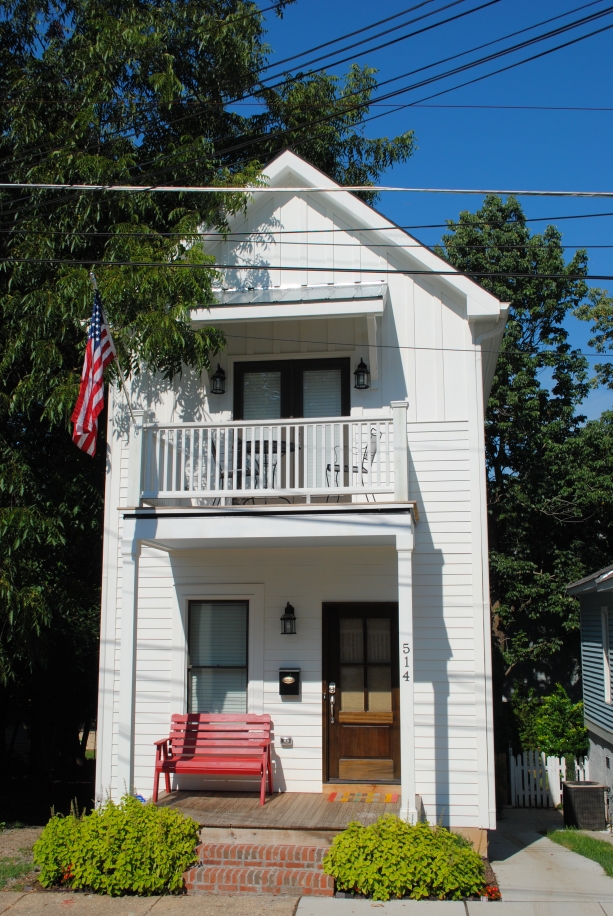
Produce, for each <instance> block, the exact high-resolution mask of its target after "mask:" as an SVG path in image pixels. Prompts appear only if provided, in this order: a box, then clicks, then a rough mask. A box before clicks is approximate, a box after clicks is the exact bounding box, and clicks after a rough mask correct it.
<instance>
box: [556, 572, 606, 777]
mask: <svg viewBox="0 0 613 916" xmlns="http://www.w3.org/2000/svg"><path fill="white" fill-rule="evenodd" d="M567 591H568V594H569V595H573V596H574V597H575V598H578V599H579V605H580V608H581V676H582V680H583V707H584V716H585V726H586V728H587V730H588V737H589V740H590V749H589V760H590V779H594V780H596V781H597V782H600V783H602V785H605V786H610V787H611V789H613V705H612V700H611V627H612V626H613V566H607V567H605V569H599V570H598V572H595V573H592V575H591V576H586V578H585V579H579V581H578V582H573V583H572V584H571V585H569V586H568V589H567Z"/></svg>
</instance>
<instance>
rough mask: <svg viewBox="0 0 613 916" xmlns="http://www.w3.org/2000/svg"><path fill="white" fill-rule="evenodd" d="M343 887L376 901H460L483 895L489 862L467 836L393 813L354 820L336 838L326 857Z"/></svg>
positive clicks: (325, 864) (328, 870)
mask: <svg viewBox="0 0 613 916" xmlns="http://www.w3.org/2000/svg"><path fill="white" fill-rule="evenodd" d="M323 868H324V871H325V872H326V873H327V874H328V875H332V876H333V877H334V878H335V879H336V884H337V887H338V888H339V889H340V890H346V891H355V892H357V893H360V894H366V895H369V896H372V897H373V899H374V900H389V899H390V897H405V896H409V897H412V898H413V899H415V900H420V899H422V898H423V897H438V898H439V899H440V900H444V899H448V900H460V899H462V898H463V897H470V896H472V895H475V894H480V893H481V891H482V890H483V887H484V885H485V880H484V866H483V862H482V860H481V858H480V856H479V855H478V854H477V853H476V852H475V851H474V849H473V848H472V846H471V844H470V843H469V842H468V841H467V840H466V839H465V838H464V837H461V836H458V835H457V834H454V833H451V832H450V831H449V830H445V829H444V828H443V827H436V828H434V829H433V828H432V827H430V826H429V825H428V824H424V823H421V824H415V826H411V825H410V824H407V823H405V822H404V821H401V820H400V818H398V817H394V815H392V814H388V815H386V816H385V817H382V818H379V820H378V821H377V822H376V823H375V824H371V825H370V826H369V827H363V826H362V824H358V823H355V822H352V823H351V824H349V826H348V828H347V829H346V830H344V831H343V832H342V833H340V834H339V835H338V836H337V837H335V839H334V841H333V843H332V846H331V847H330V851H329V852H328V855H327V856H326V858H325V859H324V862H323Z"/></svg>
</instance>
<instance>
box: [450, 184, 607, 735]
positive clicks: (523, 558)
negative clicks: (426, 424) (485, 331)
mask: <svg viewBox="0 0 613 916" xmlns="http://www.w3.org/2000/svg"><path fill="white" fill-rule="evenodd" d="M448 225H449V229H450V231H449V233H448V234H446V235H445V236H444V237H443V245H442V247H441V249H440V252H441V254H442V255H443V256H444V257H446V258H447V259H448V260H449V261H450V262H451V263H452V264H453V265H454V266H455V267H457V268H459V269H460V270H463V271H467V272H469V273H470V272H475V273H483V272H486V273H503V274H504V273H507V274H526V275H527V276H524V277H497V278H495V277H490V278H482V279H480V280H479V282H480V283H482V285H483V286H484V287H485V288H486V289H488V290H489V291H490V292H492V293H493V294H494V295H495V296H497V297H498V298H499V299H501V300H502V301H506V302H510V304H511V307H510V315H509V320H508V323H507V327H506V330H505V335H504V339H503V342H502V347H501V352H500V357H499V360H498V366H497V370H496V376H495V378H494V382H493V385H492V391H491V395H490V400H489V404H488V406H487V411H486V459H487V486H488V523H489V541H490V572H491V603H492V612H493V620H492V626H493V636H494V645H495V648H496V650H497V651H496V652H495V659H494V661H495V666H496V699H497V702H498V703H499V704H500V700H501V698H502V695H503V694H506V696H507V697H508V696H509V694H510V693H511V691H512V686H513V682H514V681H516V680H517V679H519V680H522V679H528V680H531V679H533V678H534V675H535V673H536V672H537V671H540V672H541V673H542V674H544V675H545V676H546V681H545V683H546V682H547V679H549V683H552V681H554V682H555V680H561V679H563V680H564V682H565V683H566V684H567V685H570V684H572V683H576V681H577V676H578V666H579V646H578V625H579V620H578V604H577V602H576V600H575V599H573V598H570V597H568V596H567V595H566V591H565V587H566V585H567V584H568V583H569V582H571V581H572V580H573V579H576V578H579V577H580V576H582V575H584V574H586V573H587V572H590V571H592V570H593V569H596V568H598V566H599V565H600V566H604V565H606V563H608V562H610V550H611V544H612V535H613V513H612V511H611V506H612V502H611V496H612V495H613V459H612V458H611V455H612V452H611V446H612V445H613V438H612V435H613V416H612V415H611V414H606V415H604V416H603V417H602V419H601V420H600V421H594V422H590V423H587V424H586V423H585V418H584V417H583V416H582V415H581V413H580V407H581V402H582V401H583V399H584V398H585V396H586V395H587V392H588V390H589V384H590V382H589V379H588V368H587V362H586V360H585V358H584V357H583V356H582V355H581V354H580V353H579V352H577V351H576V350H573V349H572V348H571V347H570V345H569V343H568V332H567V331H566V328H565V326H564V320H565V318H566V316H567V315H568V314H569V312H571V311H573V310H576V309H578V308H580V307H581V303H582V302H584V301H585V297H586V294H587V292H588V288H587V285H586V283H585V281H584V280H583V279H572V277H573V276H575V277H576V276H579V277H580V278H581V277H583V276H585V275H586V273H587V257H586V253H585V251H578V252H577V253H576V254H575V256H574V257H573V258H572V259H571V260H570V261H568V262H567V261H566V260H565V257H564V250H563V246H562V242H561V235H560V233H559V232H558V230H557V229H556V228H555V227H553V226H548V227H547V228H546V229H545V231H544V232H543V233H542V234H534V235H533V234H531V233H530V230H529V229H528V227H527V225H526V222H525V217H524V214H523V212H522V209H521V207H520V205H519V204H518V202H517V201H516V200H515V199H513V198H512V197H509V198H508V199H507V200H506V202H503V201H502V200H501V199H500V198H499V197H496V196H489V197H487V198H486V200H485V202H484V205H483V207H482V208H481V209H480V210H478V211H477V212H476V213H469V212H462V213H461V214H460V217H459V219H458V220H457V221H449V223H448ZM542 274H547V275H554V276H557V277H558V278H559V279H544V278H543V277H542V276H539V275H542ZM544 380H548V381H549V385H547V386H546V385H545V384H543V381H544ZM498 713H499V715H500V716H501V717H502V705H501V704H500V705H498ZM507 738H508V736H507ZM506 741H507V739H506V738H505V739H501V741H500V745H501V746H502V747H503V749H504V746H505V745H506Z"/></svg>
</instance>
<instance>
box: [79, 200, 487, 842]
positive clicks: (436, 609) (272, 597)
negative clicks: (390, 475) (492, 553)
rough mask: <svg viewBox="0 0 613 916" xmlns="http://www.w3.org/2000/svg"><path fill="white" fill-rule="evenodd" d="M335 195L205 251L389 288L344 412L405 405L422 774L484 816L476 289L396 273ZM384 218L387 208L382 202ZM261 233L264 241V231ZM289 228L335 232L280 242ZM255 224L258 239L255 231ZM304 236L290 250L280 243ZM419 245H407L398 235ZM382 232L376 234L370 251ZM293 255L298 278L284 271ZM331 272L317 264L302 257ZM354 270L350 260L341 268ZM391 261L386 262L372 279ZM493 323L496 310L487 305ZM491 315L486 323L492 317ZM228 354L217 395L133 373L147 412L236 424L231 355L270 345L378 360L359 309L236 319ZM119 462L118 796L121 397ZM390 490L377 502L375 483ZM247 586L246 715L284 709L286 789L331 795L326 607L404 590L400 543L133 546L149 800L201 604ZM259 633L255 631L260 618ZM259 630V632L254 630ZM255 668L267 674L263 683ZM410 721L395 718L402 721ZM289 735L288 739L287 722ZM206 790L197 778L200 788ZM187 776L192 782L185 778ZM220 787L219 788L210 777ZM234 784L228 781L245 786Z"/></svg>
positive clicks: (277, 208) (236, 276) (113, 754)
mask: <svg viewBox="0 0 613 916" xmlns="http://www.w3.org/2000/svg"><path fill="white" fill-rule="evenodd" d="M341 210H342V208H341V207H338V206H337V205H336V203H335V202H334V201H332V202H331V203H326V202H325V201H324V200H322V197H321V196H320V197H317V195H305V196H302V197H298V196H292V195H288V196H287V197H285V196H283V197H281V196H280V195H279V196H276V197H274V198H272V197H271V199H267V200H265V201H264V202H263V203H259V199H257V198H256V200H255V202H254V203H253V204H252V205H251V206H250V207H249V208H248V210H247V213H246V215H245V217H244V218H242V217H241V218H237V219H236V220H235V222H234V223H233V229H234V230H235V231H236V232H253V233H254V239H251V240H249V239H245V243H244V245H241V244H239V243H237V242H236V241H234V242H232V241H227V242H220V243H219V244H218V245H217V246H216V247H213V248H211V249H210V250H211V252H212V253H213V254H215V255H216V256H217V257H218V259H219V260H220V261H222V262H223V263H239V262H240V260H241V259H245V258H246V257H247V256H248V257H249V259H252V260H253V262H254V263H255V262H257V261H258V259H259V260H260V261H262V263H263V264H266V263H268V264H269V265H270V266H269V267H268V268H266V267H264V268H263V269H262V270H261V271H259V272H258V275H257V277H256V276H255V274H253V273H250V272H249V271H248V270H243V271H242V272H239V271H235V272H233V273H232V278H231V282H230V278H229V277H228V279H227V281H226V286H230V285H231V286H236V285H241V284H242V285H243V286H244V287H247V286H255V287H262V286H270V287H273V286H278V285H283V286H301V285H304V284H311V285H313V284H316V285H321V284H328V283H336V284H339V283H340V284H349V283H354V282H359V281H362V282H367V283H374V282H376V281H379V280H380V281H382V282H384V283H385V284H387V291H386V293H385V296H386V299H385V308H384V312H383V315H382V317H381V318H379V319H378V327H377V353H378V366H379V373H378V376H379V377H378V379H377V381H376V382H374V383H373V384H372V386H371V388H370V389H369V390H367V391H365V392H356V391H354V390H353V388H352V390H351V396H352V402H351V412H352V414H353V415H356V416H360V415H361V414H362V413H369V414H373V413H378V412H380V413H384V414H386V415H389V404H390V401H392V400H398V399H405V398H406V399H407V400H408V403H409V408H408V425H407V435H408V443H409V467H410V494H409V495H410V498H411V499H415V500H416V501H417V506H418V510H419V516H420V520H419V522H418V524H417V525H416V528H415V544H414V550H413V619H414V638H415V645H414V665H415V687H414V689H415V700H414V703H415V706H414V720H415V736H416V737H415V776H416V787H417V792H418V793H419V794H420V795H421V797H422V799H423V803H424V807H425V811H426V815H427V817H428V818H429V819H430V820H432V821H438V820H439V819H441V818H442V819H443V820H444V821H445V822H447V823H449V824H451V825H452V826H460V827H461V826H465V827H471V826H474V827H492V826H493V825H494V824H493V817H494V814H493V811H494V810H495V804H494V792H493V766H492V728H491V704H490V702H489V699H488V690H489V680H488V679H490V678H491V671H490V661H489V635H488V633H489V614H488V607H487V593H488V579H487V564H486V554H487V545H486V533H485V476H484V456H483V403H482V398H483V394H482V380H481V378H480V377H478V376H479V372H480V370H479V368H478V362H477V359H476V353H475V346H474V343H473V339H474V337H473V333H472V330H471V327H470V324H469V322H468V320H467V311H466V309H467V306H466V301H465V300H463V297H462V295H460V294H459V293H457V294H456V292H454V291H453V290H450V289H449V286H448V285H445V284H444V283H442V282H441V280H440V278H437V277H436V276H432V277H428V278H427V280H426V279H424V278H423V277H419V278H415V279H413V278H411V277H410V276H407V275H403V274H400V273H395V271H397V270H398V269H399V268H402V267H403V266H404V262H403V253H402V252H399V251H398V250H396V249H394V246H393V245H391V244H390V245H389V247H385V246H383V245H382V246H381V247H375V243H376V244H379V245H381V242H382V237H381V236H379V235H378V234H377V233H376V232H359V231H351V230H352V226H358V225H360V223H359V222H357V223H356V222H355V220H352V219H349V217H348V216H347V214H343V213H342V212H341ZM373 219H375V225H380V224H381V223H383V222H384V220H383V218H379V217H378V215H375V216H374V217H373ZM266 227H268V231H269V242H266V243H265V241H264V240H263V236H262V235H261V234H260V233H261V232H262V230H263V229H265V228H266ZM282 228H285V229H292V230H296V229H298V230H300V232H302V231H303V230H306V229H319V230H330V229H341V230H343V231H341V232H333V233H328V232H327V231H325V232H322V233H321V235H315V236H311V237H310V238H309V241H310V244H309V245H306V244H304V243H305V242H306V240H307V237H306V236H304V237H303V236H301V235H300V233H298V234H295V235H291V236H288V237H285V236H282V235H280V234H279V232H278V231H277V233H276V234H275V231H274V230H275V229H277V230H280V229H282ZM256 233H257V235H256ZM289 240H291V241H292V242H297V243H300V244H292V245H289V244H288V241H289ZM406 242H407V244H409V245H412V244H413V243H414V240H412V239H410V237H406ZM369 246H372V247H369ZM284 264H288V265H296V266H297V267H299V268H300V269H299V270H296V271H295V273H291V272H285V271H279V270H276V271H275V269H274V268H275V266H277V267H278V266H281V265H284ZM316 266H323V267H325V268H326V271H325V272H321V273H320V272H314V271H312V270H311V271H309V267H311V268H312V267H316ZM340 267H350V268H352V272H350V273H340V272H338V271H336V272H335V268H340ZM365 268H376V269H377V270H378V269H379V268H380V270H381V273H380V276H378V275H377V274H361V273H360V270H363V269H365ZM494 320H495V319H494ZM491 326H492V323H490V325H489V327H491ZM226 334H227V348H226V351H225V352H224V353H222V354H220V355H219V357H218V358H216V359H215V366H216V364H217V359H219V362H220V363H221V365H222V367H223V368H224V369H225V370H226V373H227V377H228V386H227V393H226V394H225V395H224V396H222V397H218V398H215V397H208V388H209V386H208V379H207V378H206V375H203V376H202V377H197V376H196V375H195V374H194V373H190V372H189V371H185V372H184V373H183V375H182V377H181V378H180V379H175V381H174V382H173V383H172V384H169V383H168V384H167V383H163V382H161V380H159V379H153V380H151V379H148V378H147V376H146V374H143V375H141V376H140V378H139V380H138V382H137V383H135V384H134V390H133V397H134V400H135V402H138V406H140V407H142V408H144V409H145V411H146V417H147V419H148V420H149V421H155V422H157V423H160V424H163V423H168V422H175V423H176V422H182V421H185V422H190V421H198V420H203V419H206V418H207V417H211V418H212V419H213V420H219V421H223V420H228V419H231V418H232V398H233V364H234V362H235V361H237V360H244V359H246V358H247V359H256V360H257V359H258V358H269V359H270V358H284V357H290V358H300V357H302V356H304V357H307V358H313V357H318V356H326V355H331V354H334V355H335V356H340V355H347V356H349V358H350V360H351V370H352V371H353V369H354V368H355V365H356V364H357V362H358V361H359V359H360V357H361V356H364V357H365V358H366V357H367V356H368V332H367V324H366V320H365V319H364V318H349V317H348V318H334V319H326V318H325V317H324V318H318V319H310V320H294V321H281V320H279V321H276V322H274V321H259V322H252V323H248V322H244V323H240V324H239V323H237V324H234V325H232V326H231V328H226ZM110 401H111V406H110V410H109V435H108V442H109V465H108V468H109V469H108V475H107V494H106V505H105V535H104V573H103V599H102V602H103V603H102V629H101V662H100V701H99V722H98V735H99V744H98V760H97V795H98V797H100V798H103V797H104V796H105V795H106V794H107V793H109V792H110V793H111V794H113V795H114V796H116V795H118V794H121V793H122V792H123V791H124V790H125V788H126V787H124V786H119V785H118V784H117V780H118V776H117V752H118V710H119V693H120V689H119V671H120V661H121V598H122V565H123V563H122V554H121V538H122V527H121V526H122V516H121V511H120V509H121V507H122V506H125V505H126V497H127V475H128V457H127V456H128V450H127V444H126V437H125V428H126V424H127V418H126V415H125V402H124V400H123V396H122V395H121V394H118V393H116V392H114V393H112V394H111V396H110ZM379 499H381V497H379ZM224 595H225V596H231V597H233V598H234V597H240V596H241V595H243V596H245V597H246V598H247V600H249V602H250V617H251V620H250V626H251V627H253V626H255V625H256V624H257V628H258V632H259V637H258V638H259V640H260V641H259V644H258V645H259V646H260V648H258V646H257V645H254V643H253V641H252V640H251V636H250V646H249V664H250V684H249V704H250V711H253V712H266V713H269V714H270V715H271V716H272V719H273V722H274V732H275V785H276V787H277V788H280V789H283V790H288V791H308V792H319V791H321V785H322V695H321V677H322V671H321V612H322V603H323V602H326V601H347V602H350V601H366V600H373V601H395V600H397V598H398V561H397V554H396V550H395V549H394V548H393V547H369V548H367V547H351V548H350V547H338V548H330V547H326V548H325V549H323V548H316V547H308V548H307V547H287V548H282V549H278V548H261V547H259V546H258V545H257V544H256V545H254V547H253V548H249V549H246V548H244V549H240V550H239V549H225V548H224V549H215V550H199V549H194V550H173V551H172V552H171V553H168V552H165V551H163V550H161V549H158V548H156V547H154V546H152V545H147V544H145V545H143V547H142V551H141V556H140V560H139V574H138V602H137V648H136V674H135V677H136V693H135V766H134V782H135V785H134V788H135V790H136V791H137V792H138V793H139V794H142V795H144V796H145V797H149V796H150V794H151V789H152V784H153V759H154V747H153V741H154V740H156V739H158V738H162V737H164V736H165V735H166V734H167V733H168V727H169V720H170V716H171V714H172V713H173V712H183V711H185V710H186V705H187V698H186V686H187V674H186V664H187V662H186V635H185V621H184V613H185V608H186V605H187V601H188V600H189V598H190V597H191V598H198V597H201V598H207V597H217V598H219V597H224ZM287 601H290V602H291V603H292V604H293V605H294V607H295V608H296V614H297V618H298V635H297V636H295V637H282V636H281V634H280V624H279V617H280V616H281V614H282V613H283V609H284V607H285V604H286V602H287ZM250 634H251V629H250ZM256 635H257V634H256ZM284 665H295V666H298V667H300V668H301V673H302V680H303V686H302V695H301V698H300V699H299V701H298V702H296V701H291V700H290V701H283V700H281V698H280V697H279V694H278V669H279V667H281V666H284ZM254 672H255V675H256V676H255V677H254ZM401 727H402V723H401ZM285 735H287V736H291V737H292V738H293V744H294V746H293V747H292V748H289V749H282V748H281V747H280V738H281V736H285ZM196 783H197V784H198V785H199V786H203V785H204V784H205V783H204V781H203V780H196V782H195V783H192V784H193V785H195V784H196ZM182 784H184V785H188V784H189V782H185V781H184V782H183V783H182ZM208 784H209V785H212V783H211V782H209V783H208ZM232 785H236V783H235V782H234V781H233V782H232Z"/></svg>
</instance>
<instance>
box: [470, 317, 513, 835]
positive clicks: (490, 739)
mask: <svg viewBox="0 0 613 916" xmlns="http://www.w3.org/2000/svg"><path fill="white" fill-rule="evenodd" d="M509 306H510V303H509V302H501V303H500V317H499V319H498V321H497V322H496V326H495V327H494V328H492V330H491V331H486V332H485V333H484V334H480V335H479V337H477V338H476V340H475V361H476V383H477V391H476V392H475V394H476V396H477V413H478V421H477V422H478V429H479V431H480V437H481V441H480V445H481V444H482V447H483V455H484V462H483V479H482V482H481V487H480V491H481V505H480V507H479V515H480V518H481V526H480V530H481V532H482V534H481V569H482V578H481V588H482V606H483V614H482V620H483V656H484V657H483V672H484V674H485V678H486V681H489V686H490V690H491V689H492V666H491V656H490V652H489V649H488V647H489V646H490V594H489V555H488V550H487V505H486V499H485V494H486V491H487V482H486V479H485V399H484V394H485V392H484V390H483V354H482V350H481V344H482V343H483V341H484V340H489V339H491V338H492V337H496V335H498V334H500V333H501V332H502V331H503V330H504V327H505V325H506V323H507V319H508V317H509ZM485 689H486V730H487V738H486V748H487V755H488V758H489V759H488V761H487V773H488V774H489V773H493V772H494V766H492V764H494V730H493V728H494V723H493V708H492V709H491V710H490V711H489V714H488V710H487V707H488V705H489V704H488V703H487V685H485ZM492 700H493V695H492ZM490 755H492V756H491V758H490ZM488 797H489V806H488V807H489V811H488V819H489V827H490V829H495V827H496V785H495V781H494V785H493V786H490V787H489V791H488Z"/></svg>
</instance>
